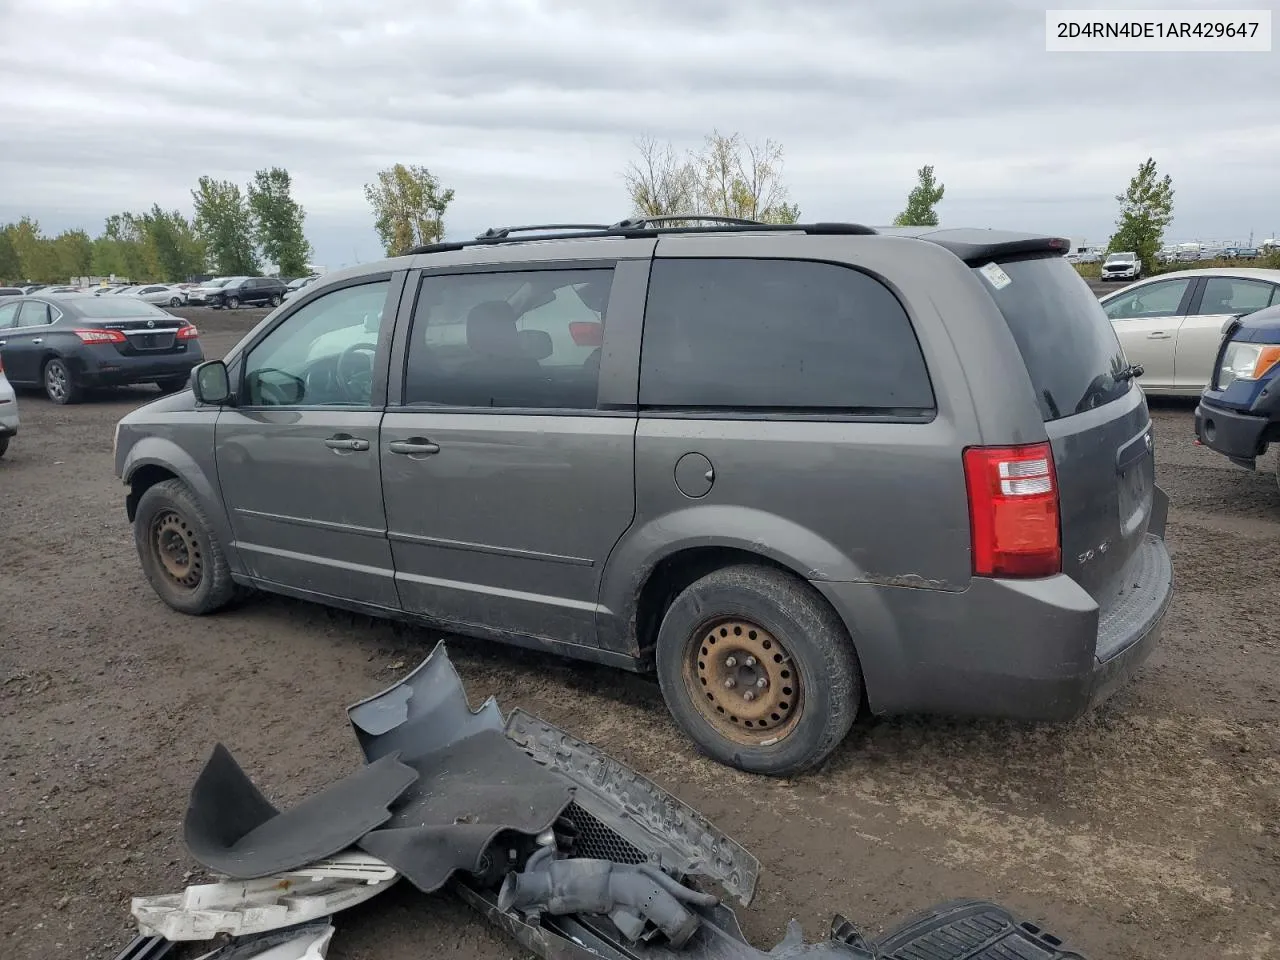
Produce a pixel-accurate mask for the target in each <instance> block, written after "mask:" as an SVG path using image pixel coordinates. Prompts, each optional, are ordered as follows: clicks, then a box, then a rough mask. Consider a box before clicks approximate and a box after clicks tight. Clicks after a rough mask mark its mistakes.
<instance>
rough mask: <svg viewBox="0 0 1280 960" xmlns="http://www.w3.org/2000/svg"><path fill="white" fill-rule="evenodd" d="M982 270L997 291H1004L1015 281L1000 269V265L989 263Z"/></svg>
mask: <svg viewBox="0 0 1280 960" xmlns="http://www.w3.org/2000/svg"><path fill="white" fill-rule="evenodd" d="M980 270H981V272H982V275H983V276H984V277H986V278H987V280H988V281H989V282H990V284H991V285H992V286H993V287H995V288H996V289H997V290H1003V289H1004V288H1005V287H1007V286H1008V285H1009V284H1011V283H1013V280H1012V279H1011V278H1010V277H1009V275H1008V274H1007V273H1005V272H1004V271H1003V270H1001V269H1000V264H998V263H988V264H986V265H985V266H983V267H981V268H980Z"/></svg>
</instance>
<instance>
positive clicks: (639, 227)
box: [403, 214, 879, 256]
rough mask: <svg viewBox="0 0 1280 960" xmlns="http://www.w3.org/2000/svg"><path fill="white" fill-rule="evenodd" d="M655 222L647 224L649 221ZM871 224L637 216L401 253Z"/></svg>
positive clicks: (851, 229) (868, 230)
mask: <svg viewBox="0 0 1280 960" xmlns="http://www.w3.org/2000/svg"><path fill="white" fill-rule="evenodd" d="M690 220H710V221H711V225H710V226H705V227H688V226H674V227H672V226H663V225H662V224H663V223H667V222H670V221H676V222H681V221H690ZM654 223H656V224H657V225H654V226H651V225H650V224H654ZM535 230H550V231H554V232H551V233H544V234H542V235H541V236H532V237H516V236H512V234H513V233H529V232H532V231H535ZM878 232H879V231H877V230H876V229H875V228H874V227H868V226H865V225H863V224H861V223H760V222H758V221H756V220H742V219H739V218H737V217H702V216H698V215H696V214H692V215H684V216H682V215H679V214H676V215H672V216H664V217H637V218H635V219H630V220H620V221H618V222H617V223H615V224H613V225H612V226H602V225H600V224H547V225H545V226H528V227H490V228H489V229H488V230H486V231H485V232H484V233H482V234H480V235H479V236H478V237H476V238H475V239H474V240H457V241H449V242H442V243H424V244H422V245H421V246H417V247H413V248H412V249H410V250H406V251H405V253H404V254H403V256H416V255H417V254H422V253H447V252H449V251H453V250H463V249H466V248H467V247H482V246H488V245H490V244H498V243H527V242H530V241H534V240H588V239H597V238H598V239H603V238H607V237H619V238H643V237H661V236H668V235H673V234H676V235H678V234H697V233H712V234H716V233H718V234H723V233H807V234H811V235H844V236H863V237H865V236H871V235H874V234H876V233H878Z"/></svg>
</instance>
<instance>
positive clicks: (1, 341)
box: [0, 340, 8, 347]
mask: <svg viewBox="0 0 1280 960" xmlns="http://www.w3.org/2000/svg"><path fill="white" fill-rule="evenodd" d="M6 343H8V341H7V340H0V347H3V346H4V345H5V344H6Z"/></svg>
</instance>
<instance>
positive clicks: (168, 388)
mask: <svg viewBox="0 0 1280 960" xmlns="http://www.w3.org/2000/svg"><path fill="white" fill-rule="evenodd" d="M190 383H191V377H190V376H186V377H170V378H169V379H168V380H157V381H156V386H157V387H159V388H160V392H161V393H178V392H180V391H182V390H185V389H187V386H188V385H189V384H190Z"/></svg>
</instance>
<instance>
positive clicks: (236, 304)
mask: <svg viewBox="0 0 1280 960" xmlns="http://www.w3.org/2000/svg"><path fill="white" fill-rule="evenodd" d="M227 309H228V310H239V309H240V298H239V297H227Z"/></svg>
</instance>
